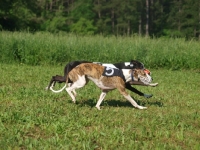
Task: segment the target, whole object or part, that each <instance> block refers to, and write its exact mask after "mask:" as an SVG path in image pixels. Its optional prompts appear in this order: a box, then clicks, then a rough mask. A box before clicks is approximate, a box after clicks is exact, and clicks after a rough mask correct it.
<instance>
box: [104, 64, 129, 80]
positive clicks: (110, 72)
mask: <svg viewBox="0 0 200 150" xmlns="http://www.w3.org/2000/svg"><path fill="white" fill-rule="evenodd" d="M102 76H106V77H113V76H119V77H121V78H122V79H123V80H124V81H126V80H125V77H124V74H123V72H122V70H121V69H116V68H110V67H104V71H103V74H102Z"/></svg>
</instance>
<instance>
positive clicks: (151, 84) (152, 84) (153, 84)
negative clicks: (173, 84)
mask: <svg viewBox="0 0 200 150" xmlns="http://www.w3.org/2000/svg"><path fill="white" fill-rule="evenodd" d="M157 85H158V83H150V84H149V86H152V87H155V86H157Z"/></svg>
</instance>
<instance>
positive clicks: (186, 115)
mask: <svg viewBox="0 0 200 150" xmlns="http://www.w3.org/2000/svg"><path fill="white" fill-rule="evenodd" d="M63 69H64V66H60V65H59V66H27V65H24V64H15V65H14V64H13V65H8V64H0V74H1V78H0V149H5V150H7V149H16V150H17V149H37V150H40V149H41V150H43V149H59V150H60V149H65V150H66V149H70V150H71V149H74V150H77V149H81V150H82V149H86V150H90V149H96V150H100V149H103V150H106V149H108V150H117V149H118V150H126V149H130V150H133V149H138V150H141V149H144V150H146V149H162V150H163V149H171V150H172V149H180V150H183V149H185V150H186V149H187V150H189V149H192V150H199V149H200V142H199V141H200V104H199V102H200V96H199V93H200V72H199V70H179V71H172V70H166V69H157V70H155V69H150V70H151V72H152V76H153V79H154V81H153V82H158V83H159V85H158V86H157V87H144V86H134V87H136V88H137V89H139V90H141V91H142V92H145V93H152V94H153V97H152V98H150V99H146V98H144V97H141V96H138V95H136V94H134V93H131V96H133V97H134V99H135V100H136V101H137V102H138V103H139V104H140V105H143V106H147V107H148V109H147V110H138V109H135V108H134V107H132V106H131V104H130V103H129V102H128V101H127V100H125V99H124V98H123V96H122V95H120V94H119V92H118V91H117V90H114V91H112V92H110V93H108V94H107V96H106V97H105V100H104V102H103V103H102V107H101V108H102V110H100V111H99V110H97V109H96V108H95V104H96V102H97V100H98V98H99V95H100V92H101V91H100V90H99V89H98V88H97V87H96V86H95V85H94V84H93V83H92V82H89V84H88V85H87V86H85V87H84V88H82V89H79V90H77V93H78V96H77V104H74V103H72V100H71V98H70V97H69V95H68V94H67V92H66V91H63V92H62V93H59V94H55V93H52V92H51V91H46V90H45V87H46V86H47V85H48V83H49V81H50V79H51V76H53V75H56V74H59V75H63ZM62 86H63V84H61V85H59V84H56V88H57V89H58V88H61V87H62ZM129 93H130V92H129Z"/></svg>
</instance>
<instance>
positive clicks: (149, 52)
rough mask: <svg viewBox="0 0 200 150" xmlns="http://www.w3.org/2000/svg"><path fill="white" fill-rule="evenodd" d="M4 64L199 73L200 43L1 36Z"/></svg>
mask: <svg viewBox="0 0 200 150" xmlns="http://www.w3.org/2000/svg"><path fill="white" fill-rule="evenodd" d="M0 39H1V40H0V54H1V55H0V62H3V63H5V62H6V63H16V62H17V63H24V64H29V65H46V64H51V65H56V66H57V65H58V64H61V65H62V66H63V65H65V64H66V63H68V62H70V61H73V60H77V59H78V60H80V59H82V60H90V61H100V62H111V63H114V62H123V61H130V60H131V59H137V60H140V61H141V62H143V63H144V64H147V65H148V67H151V68H160V67H162V68H168V69H169V68H170V69H173V70H179V69H199V63H200V50H199V48H200V42H198V41H192V40H191V41H185V40H184V39H173V38H158V39H156V38H153V39H151V38H145V37H139V36H132V37H114V36H111V37H103V36H99V35H96V36H77V35H75V34H64V33H62V34H56V35H54V34H50V33H45V32H37V33H34V34H32V33H25V32H5V31H3V32H0Z"/></svg>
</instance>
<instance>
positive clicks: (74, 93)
mask: <svg viewBox="0 0 200 150" xmlns="http://www.w3.org/2000/svg"><path fill="white" fill-rule="evenodd" d="M71 85H72V83H68V87H70V86H71ZM72 92H73V95H74V97H76V95H77V93H76V91H75V89H73V90H72Z"/></svg>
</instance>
